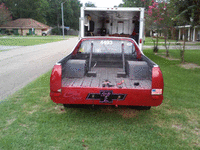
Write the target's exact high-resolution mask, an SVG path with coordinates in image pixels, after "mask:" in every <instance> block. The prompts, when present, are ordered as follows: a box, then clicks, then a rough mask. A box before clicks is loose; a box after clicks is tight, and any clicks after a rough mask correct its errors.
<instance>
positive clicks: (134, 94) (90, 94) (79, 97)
mask: <svg viewBox="0 0 200 150" xmlns="http://www.w3.org/2000/svg"><path fill="white" fill-rule="evenodd" d="M102 91H112V95H113V96H112V101H111V102H110V103H107V102H105V103H104V102H103V101H101V100H102V99H101V100H100V98H99V94H101V93H102ZM95 94H96V95H95ZM121 95H123V96H121ZM50 96H51V99H52V100H53V102H55V103H60V104H88V105H126V106H158V105H160V104H161V103H162V100H163V95H159V96H158V95H157V96H152V95H151V89H127V88H122V89H119V88H88V87H85V88H83V87H82V88H80V87H79V88H76V87H63V88H62V92H61V93H53V92H51V93H50Z"/></svg>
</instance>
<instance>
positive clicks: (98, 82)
mask: <svg viewBox="0 0 200 150" xmlns="http://www.w3.org/2000/svg"><path fill="white" fill-rule="evenodd" d="M163 88H164V84H163V76H162V72H161V70H160V68H159V66H158V65H157V64H155V63H154V62H153V61H151V60H150V59H149V58H147V57H146V56H145V55H144V54H143V52H142V51H141V50H140V49H139V48H138V45H137V44H136V42H135V41H134V40H133V39H130V38H114V37H89V38H82V39H81V40H80V41H79V42H78V44H77V45H76V46H75V48H74V49H73V51H72V53H71V54H70V55H68V56H66V57H64V58H63V59H62V60H60V61H59V62H58V63H56V64H55V65H54V68H53V70H52V73H51V78H50V96H51V99H52V100H53V102H55V103H61V104H64V106H66V107H67V106H70V105H71V104H86V105H115V106H118V105H124V106H141V107H142V108H145V109H150V108H151V106H158V105H160V104H161V103H162V101H163Z"/></svg>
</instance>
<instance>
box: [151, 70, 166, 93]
mask: <svg viewBox="0 0 200 150" xmlns="http://www.w3.org/2000/svg"><path fill="white" fill-rule="evenodd" d="M163 88H164V83H163V76H162V72H161V70H160V68H159V67H158V66H156V67H153V68H152V90H151V95H162V94H163Z"/></svg>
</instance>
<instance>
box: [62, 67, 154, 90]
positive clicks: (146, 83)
mask: <svg viewBox="0 0 200 150" xmlns="http://www.w3.org/2000/svg"><path fill="white" fill-rule="evenodd" d="M91 70H92V71H95V72H97V76H96V77H87V76H84V77H83V78H67V77H65V78H63V79H62V87H93V88H94V87H97V88H101V87H102V84H103V82H104V81H105V80H108V81H110V85H112V87H111V88H118V87H117V83H121V82H122V80H123V81H124V83H122V85H121V86H122V88H128V89H151V84H152V82H151V80H150V79H143V80H133V79H130V78H128V77H120V78H117V72H122V71H123V69H122V68H104V67H95V68H92V69H91ZM138 83H139V85H138ZM135 84H136V85H135Z"/></svg>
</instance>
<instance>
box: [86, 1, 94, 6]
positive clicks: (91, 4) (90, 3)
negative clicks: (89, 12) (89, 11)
mask: <svg viewBox="0 0 200 150" xmlns="http://www.w3.org/2000/svg"><path fill="white" fill-rule="evenodd" d="M85 7H96V6H95V4H93V3H92V2H90V1H88V2H87V3H85Z"/></svg>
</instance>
